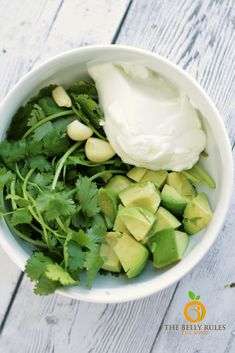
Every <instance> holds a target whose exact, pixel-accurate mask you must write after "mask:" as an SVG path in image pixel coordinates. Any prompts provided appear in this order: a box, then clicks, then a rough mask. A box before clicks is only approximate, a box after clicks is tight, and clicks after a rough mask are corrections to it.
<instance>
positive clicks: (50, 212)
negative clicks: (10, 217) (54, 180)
mask: <svg viewBox="0 0 235 353" xmlns="http://www.w3.org/2000/svg"><path fill="white" fill-rule="evenodd" d="M36 204H37V208H38V211H39V212H42V213H43V214H44V215H45V217H46V219H47V220H48V221H52V220H54V219H56V218H57V217H59V216H71V215H72V214H73V213H74V212H75V210H76V207H75V205H74V201H73V200H72V199H70V198H67V195H66V194H65V193H59V192H55V191H45V192H42V193H41V194H40V195H39V196H38V197H37V199H36Z"/></svg>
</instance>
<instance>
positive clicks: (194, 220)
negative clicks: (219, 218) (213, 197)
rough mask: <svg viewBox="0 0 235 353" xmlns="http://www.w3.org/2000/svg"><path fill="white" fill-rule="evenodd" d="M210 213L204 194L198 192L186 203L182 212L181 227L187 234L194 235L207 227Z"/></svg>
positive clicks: (210, 216)
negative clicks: (182, 226)
mask: <svg viewBox="0 0 235 353" xmlns="http://www.w3.org/2000/svg"><path fill="white" fill-rule="evenodd" d="M212 215H213V213H212V211H211V208H210V204H209V202H208V199H207V196H206V194H205V193H204V192H200V193H199V194H198V195H197V196H196V197H195V198H194V199H193V200H192V201H190V202H189V203H188V205H187V206H186V208H185V210H184V215H183V216H184V219H183V225H184V230H185V231H186V232H187V233H188V234H194V233H197V232H199V231H200V230H201V229H203V228H204V227H206V226H207V224H208V223H209V222H210V220H211V218H212Z"/></svg>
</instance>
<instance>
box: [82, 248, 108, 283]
mask: <svg viewBox="0 0 235 353" xmlns="http://www.w3.org/2000/svg"><path fill="white" fill-rule="evenodd" d="M103 264H104V259H103V258H102V256H100V246H98V245H94V246H93V247H92V249H91V250H90V251H89V252H87V253H86V260H85V267H86V270H87V281H86V284H87V287H88V288H91V287H92V283H93V281H94V279H95V276H96V274H97V272H98V271H99V270H100V269H101V267H102V266H103Z"/></svg>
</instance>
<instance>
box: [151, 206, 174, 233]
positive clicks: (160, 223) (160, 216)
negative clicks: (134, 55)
mask: <svg viewBox="0 0 235 353" xmlns="http://www.w3.org/2000/svg"><path fill="white" fill-rule="evenodd" d="M156 218H157V220H156V222H155V223H154V226H153V228H152V229H151V233H152V234H154V233H157V232H160V230H162V229H166V228H173V229H176V228H178V227H179V226H180V225H181V223H180V222H179V221H178V219H177V218H176V217H175V216H174V215H173V214H172V213H170V212H169V211H168V210H166V209H165V208H164V207H159V208H158V210H157V213H156Z"/></svg>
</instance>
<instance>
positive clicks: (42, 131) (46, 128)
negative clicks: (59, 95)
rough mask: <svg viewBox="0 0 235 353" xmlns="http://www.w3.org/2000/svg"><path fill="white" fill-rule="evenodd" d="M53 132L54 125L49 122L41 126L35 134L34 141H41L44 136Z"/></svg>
mask: <svg viewBox="0 0 235 353" xmlns="http://www.w3.org/2000/svg"><path fill="white" fill-rule="evenodd" d="M52 131H53V124H52V122H50V121H48V122H47V123H45V124H43V125H41V126H39V127H38V128H37V129H36V130H34V133H33V140H34V141H41V140H42V139H43V137H44V136H46V135H47V134H49V133H51V132H52Z"/></svg>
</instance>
